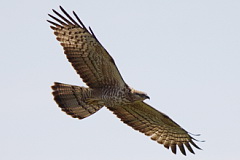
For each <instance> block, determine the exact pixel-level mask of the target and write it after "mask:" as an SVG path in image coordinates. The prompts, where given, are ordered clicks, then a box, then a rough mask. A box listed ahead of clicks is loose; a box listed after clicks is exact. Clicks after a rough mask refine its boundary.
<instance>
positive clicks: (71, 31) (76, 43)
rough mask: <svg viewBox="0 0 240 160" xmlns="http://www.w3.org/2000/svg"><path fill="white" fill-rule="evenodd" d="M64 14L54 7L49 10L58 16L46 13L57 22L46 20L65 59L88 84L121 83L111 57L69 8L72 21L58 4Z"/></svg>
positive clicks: (112, 84) (119, 84) (91, 85)
mask: <svg viewBox="0 0 240 160" xmlns="http://www.w3.org/2000/svg"><path fill="white" fill-rule="evenodd" d="M60 9H61V11H62V12H63V13H64V15H65V16H66V17H64V16H62V15H61V14H59V13H58V12H57V11H55V10H53V12H54V13H55V14H56V15H57V16H58V18H56V17H54V16H52V15H50V14H49V16H50V17H51V18H53V19H54V20H55V21H56V22H57V23H55V22H53V21H49V20H48V22H49V23H51V24H52V26H51V28H52V29H53V30H54V34H55V35H56V36H57V40H58V41H59V42H60V43H61V45H62V46H63V49H64V53H65V54H66V56H67V58H68V60H69V62H71V64H72V66H73V67H74V69H75V70H76V71H77V73H78V74H79V75H80V77H81V78H82V79H83V81H84V82H85V83H86V84H87V85H88V86H89V87H91V88H102V87H104V86H120V87H121V86H122V87H123V86H125V82H124V80H123V78H122V77H121V75H120V73H119V71H118V69H117V67H116V65H115V62H114V60H113V58H112V57H111V56H110V55H109V54H108V52H107V51H106V50H105V49H104V47H103V46H102V45H101V44H100V42H99V41H98V40H97V38H96V37H95V35H94V33H93V32H92V30H91V28H89V29H90V32H89V31H88V30H87V28H86V27H85V26H84V24H83V23H82V22H81V20H80V19H79V18H78V16H77V15H76V14H75V12H73V14H74V16H75V18H76V19H77V21H78V22H76V21H75V20H74V19H73V18H72V17H71V16H70V15H69V14H68V13H67V12H66V11H65V10H64V9H63V8H62V7H61V6H60Z"/></svg>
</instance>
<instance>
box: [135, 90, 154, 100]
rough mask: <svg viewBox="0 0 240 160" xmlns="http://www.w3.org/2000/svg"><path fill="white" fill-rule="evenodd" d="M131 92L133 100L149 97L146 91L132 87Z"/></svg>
mask: <svg viewBox="0 0 240 160" xmlns="http://www.w3.org/2000/svg"><path fill="white" fill-rule="evenodd" d="M131 93H132V98H133V101H143V100H145V99H150V97H149V96H148V95H147V94H146V93H144V92H141V91H137V90H135V89H132V90H131Z"/></svg>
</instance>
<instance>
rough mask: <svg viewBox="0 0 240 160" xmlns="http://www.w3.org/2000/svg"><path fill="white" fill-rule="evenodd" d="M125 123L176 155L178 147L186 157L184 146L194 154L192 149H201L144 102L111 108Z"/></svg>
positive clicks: (185, 133)
mask: <svg viewBox="0 0 240 160" xmlns="http://www.w3.org/2000/svg"><path fill="white" fill-rule="evenodd" d="M109 109H110V110H112V111H113V113H114V114H116V115H117V117H118V118H120V119H121V120H122V121H123V122H124V123H126V124H127V125H129V126H131V127H132V128H134V129H135V130H138V131H140V132H142V133H144V134H145V135H147V136H151V139H152V140H155V141H157V142H158V143H160V144H163V145H164V147H166V148H169V147H170V148H171V150H172V152H173V153H175V154H176V151H177V150H176V146H178V147H179V149H180V151H181V152H182V154H184V155H186V152H185V149H184V146H186V147H187V149H188V150H189V151H190V152H191V153H193V154H194V151H193V149H192V147H191V146H190V144H191V145H193V146H194V147H196V148H198V149H200V148H199V147H198V146H197V145H196V144H195V143H194V142H193V139H194V138H192V137H191V136H190V135H189V134H188V132H187V131H185V130H184V129H183V128H181V127H180V126H179V125H178V124H177V123H175V122H174V121H173V120H172V119H170V118H169V117H168V116H167V115H165V114H164V113H161V112H159V111H157V110H156V109H154V108H152V107H151V106H149V105H148V104H146V103H144V102H136V103H133V104H130V105H125V106H120V107H114V108H109ZM194 140H195V139H194Z"/></svg>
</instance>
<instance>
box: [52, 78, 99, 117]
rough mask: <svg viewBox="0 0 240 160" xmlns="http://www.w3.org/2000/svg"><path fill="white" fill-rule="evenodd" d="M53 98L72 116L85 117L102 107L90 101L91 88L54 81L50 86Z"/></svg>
mask: <svg viewBox="0 0 240 160" xmlns="http://www.w3.org/2000/svg"><path fill="white" fill-rule="evenodd" d="M52 89H53V96H54V100H55V101H56V103H57V104H58V106H59V107H60V108H61V109H62V111H64V112H65V113H67V114H68V115H71V116H72V117H73V118H79V119H83V118H86V117H88V116H90V115H92V114H94V113H95V112H97V111H98V110H99V109H101V108H102V107H103V104H101V103H96V101H95V102H93V101H92V99H94V97H92V89H89V88H86V87H79V86H73V85H68V84H62V83H58V82H55V83H54V85H53V86H52Z"/></svg>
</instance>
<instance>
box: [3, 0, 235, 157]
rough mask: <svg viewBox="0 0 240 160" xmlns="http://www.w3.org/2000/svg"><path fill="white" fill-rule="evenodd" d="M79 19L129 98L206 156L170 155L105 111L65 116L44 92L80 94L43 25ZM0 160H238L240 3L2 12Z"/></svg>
mask: <svg viewBox="0 0 240 160" xmlns="http://www.w3.org/2000/svg"><path fill="white" fill-rule="evenodd" d="M59 5H62V6H63V7H64V8H65V9H66V10H67V11H69V12H71V11H73V10H74V11H76V13H77V14H78V15H79V17H80V18H81V19H82V21H83V22H84V23H85V25H86V26H91V28H92V29H93V30H94V32H95V35H96V36H97V37H98V39H99V40H100V42H101V43H102V44H103V46H104V47H105V48H106V49H107V50H108V51H109V53H110V54H111V55H112V57H113V58H114V59H115V62H116V64H117V66H118V68H119V70H120V72H121V74H122V76H123V78H124V80H125V81H126V82H127V83H128V84H129V85H130V86H132V87H133V88H135V89H138V90H141V91H144V92H147V93H148V95H149V96H150V97H151V100H147V101H146V102H147V103H149V104H150V105H152V106H153V107H155V108H156V109H158V110H160V111H162V112H164V113H166V114H167V115H169V116H170V117H171V118H172V119H173V120H175V121H176V122H177V123H178V124H180V125H181V126H182V127H183V128H184V129H186V130H187V131H189V132H191V133H200V134H201V136H199V137H195V138H197V139H199V140H205V141H206V142H203V143H202V142H199V143H197V144H198V145H199V146H200V147H201V148H202V149H203V150H202V151H200V150H195V152H196V154H195V155H192V154H190V153H189V152H188V155H187V157H184V156H183V155H181V154H179V153H178V154H177V155H174V154H172V153H171V151H170V150H167V149H165V148H164V147H163V146H162V145H160V144H158V143H156V142H154V141H152V140H150V138H149V137H147V136H145V135H144V134H142V133H139V132H137V131H134V130H133V129H132V128H130V127H128V126H127V125H125V124H123V123H122V122H120V120H119V119H117V118H116V116H115V115H113V114H112V113H111V112H110V111H109V110H107V109H106V108H103V109H101V110H100V111H99V112H97V113H96V114H94V115H93V116H91V117H88V118H86V119H84V120H77V119H73V118H71V117H70V116H68V115H66V114H65V113H63V112H62V111H61V110H60V108H59V107H58V106H57V104H56V103H55V102H54V100H53V96H52V94H51V92H52V91H51V88H50V86H51V85H52V84H53V82H55V81H58V82H62V83H67V84H74V85H80V86H84V85H85V84H83V82H82V81H81V79H80V78H79V76H78V75H77V74H76V72H75V71H74V69H73V68H72V67H71V65H70V64H69V62H68V61H67V59H66V57H65V55H64V54H63V50H62V48H61V46H60V45H59V43H58V42H57V41H56V39H55V36H54V35H53V32H52V30H51V29H50V28H49V24H48V23H47V22H46V20H47V19H49V17H48V16H47V14H48V13H52V11H51V9H53V8H54V9H56V10H59V8H58V6H59ZM0 19H1V27H0V28H1V38H0V44H1V54H0V66H1V67H0V73H1V83H0V87H1V91H0V94H1V116H0V126H1V131H0V159H3V160H48V159H49V160H70V159H82V160H96V159H99V160H123V159H124V160H147V159H148V160H150V159H176V160H180V159H183V158H184V159H186V160H193V159H194V160H203V159H204V160H213V159H217V160H226V159H228V160H236V159H238V158H239V148H240V144H239V142H240V138H239V135H240V125H239V122H240V116H239V114H240V20H239V19H240V1H239V0H201V1H199V0H198V1H196V0H181V1H179V0H149V1H143V0H132V1H129V0H121V1H113V0H101V1H97V0H95V1H93V0H84V1H83V0H75V1H73V0H68V1H61V0H58V1H57V0H52V1H49V0H41V1H33V0H31V1H30V0H21V1H16V0H9V1H4V2H2V3H1V5H0Z"/></svg>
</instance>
